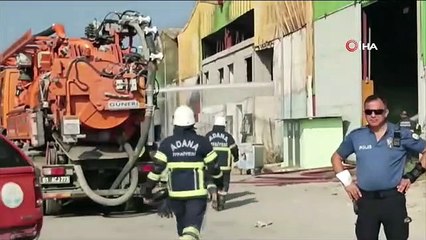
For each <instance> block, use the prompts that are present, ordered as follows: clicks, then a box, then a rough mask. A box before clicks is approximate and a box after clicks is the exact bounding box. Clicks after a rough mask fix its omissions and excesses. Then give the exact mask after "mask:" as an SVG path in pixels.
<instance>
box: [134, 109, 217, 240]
mask: <svg viewBox="0 0 426 240" xmlns="http://www.w3.org/2000/svg"><path fill="white" fill-rule="evenodd" d="M194 124H195V118H194V112H193V111H192V109H191V108H189V107H188V106H186V105H182V106H179V107H178V108H177V109H176V110H175V113H174V119H173V125H174V130H173V135H172V136H170V137H167V138H165V139H164V140H163V141H162V142H161V144H160V146H159V148H158V151H157V152H156V153H155V156H154V158H155V169H154V170H153V171H152V172H150V173H149V174H148V181H147V183H146V184H144V185H143V186H142V190H141V191H142V195H143V196H144V197H145V198H148V199H149V198H152V189H153V188H154V186H155V185H156V183H157V182H158V181H159V180H160V176H161V173H162V172H163V171H164V170H165V169H167V172H168V184H167V189H168V195H169V197H168V199H167V200H166V203H167V204H168V206H169V207H170V209H171V210H172V211H173V213H174V215H175V216H176V221H177V232H178V235H179V237H180V238H179V239H182V240H186V239H188V240H192V239H194V240H198V239H199V238H200V229H201V225H202V222H203V218H204V214H205V212H206V207H207V188H206V184H205V183H204V171H205V169H207V172H208V173H209V174H210V175H211V176H212V177H213V180H214V183H215V184H216V185H218V186H220V187H223V173H222V172H221V171H220V169H219V167H218V166H217V154H216V152H215V151H213V147H212V146H211V144H210V142H209V141H208V140H207V139H206V138H205V137H203V136H200V135H197V134H196V132H195V129H194ZM162 210H164V209H162ZM160 214H162V213H160Z"/></svg>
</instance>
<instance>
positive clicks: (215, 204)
mask: <svg viewBox="0 0 426 240" xmlns="http://www.w3.org/2000/svg"><path fill="white" fill-rule="evenodd" d="M210 196H211V202H212V208H213V209H214V210H216V211H220V210H219V204H220V199H219V198H220V196H219V193H218V191H217V189H215V191H212V192H211V193H210Z"/></svg>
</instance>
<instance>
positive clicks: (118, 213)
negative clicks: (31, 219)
mask: <svg viewBox="0 0 426 240" xmlns="http://www.w3.org/2000/svg"><path fill="white" fill-rule="evenodd" d="M156 212H157V211H156V208H154V207H150V206H146V207H145V208H144V209H142V210H141V211H124V209H123V208H122V207H120V206H119V207H105V206H100V205H98V204H96V203H93V202H92V201H90V200H80V201H74V202H71V203H69V204H67V205H65V206H63V208H62V211H61V213H60V214H58V215H55V216H53V217H55V218H70V217H82V216H102V217H107V218H132V217H139V216H146V215H151V214H155V213H156Z"/></svg>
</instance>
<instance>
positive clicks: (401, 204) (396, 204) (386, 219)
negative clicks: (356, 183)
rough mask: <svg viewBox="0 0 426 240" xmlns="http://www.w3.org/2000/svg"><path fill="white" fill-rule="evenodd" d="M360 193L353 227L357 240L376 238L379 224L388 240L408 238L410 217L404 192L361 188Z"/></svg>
mask: <svg viewBox="0 0 426 240" xmlns="http://www.w3.org/2000/svg"><path fill="white" fill-rule="evenodd" d="M360 190H361V189H360ZM361 194H362V198H361V199H359V200H358V201H357V205H358V219H357V221H356V227H355V232H356V236H357V239H358V240H377V239H378V235H379V231H380V225H381V224H383V228H384V232H385V234H386V238H387V239H388V240H406V239H408V232H409V222H410V218H409V217H408V215H407V208H406V199H405V195H404V194H402V193H399V192H398V191H397V190H396V189H389V190H384V191H374V192H368V191H364V190H361Z"/></svg>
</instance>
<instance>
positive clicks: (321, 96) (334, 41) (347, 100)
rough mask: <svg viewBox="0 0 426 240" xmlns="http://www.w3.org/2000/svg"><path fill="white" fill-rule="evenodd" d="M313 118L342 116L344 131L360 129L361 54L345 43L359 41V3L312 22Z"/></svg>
mask: <svg viewBox="0 0 426 240" xmlns="http://www.w3.org/2000/svg"><path fill="white" fill-rule="evenodd" d="M314 29H315V32H314V34H315V35H314V46H315V60H314V61H315V78H314V87H315V91H314V92H315V100H316V116H317V117H326V116H342V118H343V120H344V121H347V124H345V128H346V127H347V129H346V130H348V131H347V132H349V131H351V130H353V129H355V128H358V127H360V126H361V119H362V115H361V114H362V89H361V88H362V84H361V79H362V76H361V73H362V71H361V69H362V68H361V51H354V52H349V51H347V50H346V48H345V44H346V42H347V41H348V40H350V39H354V40H356V41H359V40H360V39H361V4H356V5H354V6H351V7H348V8H346V9H344V10H342V11H339V12H336V13H335V14H332V15H330V16H328V17H327V18H324V19H320V20H318V21H315V22H314Z"/></svg>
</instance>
